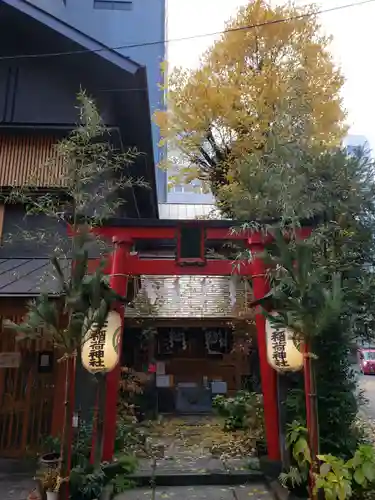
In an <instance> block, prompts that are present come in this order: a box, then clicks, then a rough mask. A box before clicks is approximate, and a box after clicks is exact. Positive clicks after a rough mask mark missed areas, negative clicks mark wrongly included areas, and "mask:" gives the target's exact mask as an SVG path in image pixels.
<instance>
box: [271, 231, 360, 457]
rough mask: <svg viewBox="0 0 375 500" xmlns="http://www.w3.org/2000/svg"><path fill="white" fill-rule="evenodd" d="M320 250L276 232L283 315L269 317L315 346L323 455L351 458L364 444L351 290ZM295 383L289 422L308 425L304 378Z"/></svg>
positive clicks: (277, 305)
mask: <svg viewBox="0 0 375 500" xmlns="http://www.w3.org/2000/svg"><path fill="white" fill-rule="evenodd" d="M316 251H317V247H316V245H315V241H314V239H313V238H311V239H309V240H306V241H298V240H295V239H292V241H291V242H289V243H287V242H285V241H284V239H283V237H282V235H281V233H276V246H275V247H274V248H273V249H272V250H270V254H269V262H270V265H271V269H273V271H272V273H271V281H272V284H273V288H272V300H273V307H274V309H275V310H276V311H277V312H278V316H277V317H276V318H274V317H273V316H269V317H270V320H271V321H273V322H274V323H275V324H276V325H280V326H287V327H289V328H291V329H292V330H293V331H294V332H295V341H296V342H297V343H298V344H300V345H303V344H306V345H307V346H309V351H310V355H311V356H310V358H311V361H310V363H311V366H312V367H313V370H312V371H313V373H312V374H311V375H312V376H311V378H312V381H313V382H314V381H316V388H315V389H316V392H317V402H318V404H317V411H318V416H319V427H320V436H321V446H322V450H324V452H328V453H333V454H336V455H338V456H344V457H346V456H349V455H350V454H351V453H353V451H354V450H355V449H356V447H357V444H358V442H357V438H358V435H356V433H355V432H354V428H353V422H354V420H355V418H356V414H357V401H356V396H355V394H354V390H355V388H356V386H355V382H354V380H353V379H352V377H351V373H350V363H349V356H348V354H349V353H348V341H349V340H350V339H349V338H348V335H350V328H349V325H347V321H348V316H347V314H346V312H345V309H346V303H347V296H348V294H349V290H348V289H347V288H345V287H344V280H343V278H342V275H341V274H331V275H330V274H329V273H327V271H326V269H325V268H324V267H320V266H318V265H317V260H316V259H317V258H319V254H318V255H316ZM329 374H330V377H329V379H328V378H327V376H328V375H329ZM305 376H306V375H305ZM292 379H294V381H295V388H294V389H293V390H291V391H289V392H290V394H289V398H288V400H287V402H288V410H289V418H290V420H292V419H296V418H298V419H299V420H300V421H304V420H305V418H306V413H305V392H304V387H303V377H302V376H301V375H294V376H292ZM328 380H329V382H328ZM312 404H314V399H313V400H312Z"/></svg>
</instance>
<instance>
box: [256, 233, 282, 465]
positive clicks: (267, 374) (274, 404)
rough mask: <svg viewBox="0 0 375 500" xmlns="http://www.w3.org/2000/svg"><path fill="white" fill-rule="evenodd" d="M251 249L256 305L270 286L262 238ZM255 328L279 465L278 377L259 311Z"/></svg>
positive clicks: (272, 450) (269, 437) (267, 422)
mask: <svg viewBox="0 0 375 500" xmlns="http://www.w3.org/2000/svg"><path fill="white" fill-rule="evenodd" d="M248 248H249V250H250V252H251V254H252V260H251V266H250V269H251V278H252V284H253V295H254V301H257V300H259V299H262V298H263V297H264V296H265V295H266V294H267V293H268V292H269V291H270V286H269V282H268V279H267V275H266V266H265V264H264V261H263V259H262V258H261V257H260V256H259V254H261V253H262V252H263V251H264V244H262V242H261V241H260V240H259V235H258V234H256V235H254V238H252V237H250V238H249V239H248ZM255 324H256V329H257V339H258V352H259V364H260V375H261V384H262V393H263V405H264V426H265V433H266V443H267V451H268V458H269V459H270V460H272V461H275V462H276V461H277V462H279V461H280V459H281V454H280V438H279V436H280V434H279V408H278V394H277V374H276V371H275V370H274V369H273V368H272V367H271V365H270V364H269V363H268V360H267V343H266V318H265V316H264V314H262V311H261V310H260V309H259V308H258V310H256V311H255Z"/></svg>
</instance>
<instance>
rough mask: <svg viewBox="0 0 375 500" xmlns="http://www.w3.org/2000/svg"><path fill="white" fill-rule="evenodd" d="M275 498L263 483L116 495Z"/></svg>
mask: <svg viewBox="0 0 375 500" xmlns="http://www.w3.org/2000/svg"><path fill="white" fill-rule="evenodd" d="M168 499H169V500H191V499H194V500H249V499H250V500H273V496H272V494H271V493H270V492H269V491H268V490H267V489H265V487H264V485H263V484H258V485H257V484H252V485H250V486H237V487H233V488H223V487H221V486H185V487H184V486H176V487H169V488H156V489H140V490H131V491H127V492H126V493H124V494H122V495H118V496H116V500H168Z"/></svg>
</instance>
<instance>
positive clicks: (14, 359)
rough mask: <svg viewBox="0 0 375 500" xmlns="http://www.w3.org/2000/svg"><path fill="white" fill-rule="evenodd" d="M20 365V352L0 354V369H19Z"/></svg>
mask: <svg viewBox="0 0 375 500" xmlns="http://www.w3.org/2000/svg"><path fill="white" fill-rule="evenodd" d="M20 364H21V353H20V352H0V368H19V366H20Z"/></svg>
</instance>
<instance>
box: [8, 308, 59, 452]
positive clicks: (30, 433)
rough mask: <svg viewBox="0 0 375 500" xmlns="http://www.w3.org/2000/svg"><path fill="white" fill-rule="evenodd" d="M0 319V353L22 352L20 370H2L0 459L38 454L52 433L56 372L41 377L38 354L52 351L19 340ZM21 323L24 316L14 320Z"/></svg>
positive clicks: (31, 342) (30, 342) (13, 318)
mask: <svg viewBox="0 0 375 500" xmlns="http://www.w3.org/2000/svg"><path fill="white" fill-rule="evenodd" d="M3 319H4V318H3V317H0V322H1V323H0V325H1V327H0V353H1V352H20V354H21V356H20V358H21V361H20V366H19V367H18V368H0V456H3V457H25V456H26V455H27V454H29V453H30V454H31V453H35V452H36V451H37V450H38V448H39V447H40V443H41V438H42V437H43V436H47V435H49V434H50V433H51V424H52V414H53V396H54V390H55V378H56V370H54V371H53V372H52V373H38V352H40V351H45V350H50V349H51V347H50V346H49V345H48V344H46V342H45V341H40V340H38V341H31V340H27V341H22V342H18V341H16V340H15V335H14V333H13V332H10V331H9V330H7V329H4V328H3ZM9 319H11V320H12V321H14V322H20V321H21V319H22V317H21V316H13V317H11V318H9Z"/></svg>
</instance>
